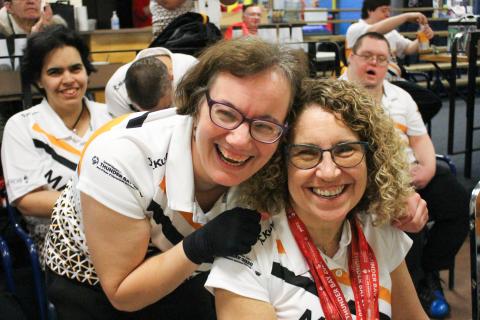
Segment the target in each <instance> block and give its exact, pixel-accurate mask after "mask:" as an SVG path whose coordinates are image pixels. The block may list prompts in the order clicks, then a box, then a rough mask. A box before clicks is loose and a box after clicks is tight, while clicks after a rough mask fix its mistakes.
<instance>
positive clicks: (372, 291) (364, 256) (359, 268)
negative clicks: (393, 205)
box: [287, 208, 379, 320]
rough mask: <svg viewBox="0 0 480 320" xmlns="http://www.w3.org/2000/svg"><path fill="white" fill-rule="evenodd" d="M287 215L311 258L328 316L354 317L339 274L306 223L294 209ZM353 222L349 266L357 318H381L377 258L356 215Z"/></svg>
mask: <svg viewBox="0 0 480 320" xmlns="http://www.w3.org/2000/svg"><path fill="white" fill-rule="evenodd" d="M287 218H288V224H289V226H290V230H291V231H292V234H293V236H294V238H295V241H296V242H297V245H298V247H299V248H300V250H301V251H302V253H303V256H304V257H305V259H306V260H307V263H308V266H309V268H310V273H311V274H312V277H313V279H314V281H315V285H316V287H317V293H318V297H319V300H320V305H321V306H322V309H323V312H324V314H325V317H326V319H327V320H337V319H338V320H350V319H353V317H352V314H351V313H350V309H349V307H348V303H347V301H346V299H345V296H344V294H343V292H342V290H341V288H340V286H339V284H338V282H337V280H336V279H335V276H334V275H333V273H332V272H331V271H330V269H329V268H328V267H327V264H326V263H325V261H324V260H323V258H322V256H321V255H320V252H319V250H318V249H317V247H316V246H315V244H314V243H313V240H312V238H311V237H310V234H309V233H308V231H307V229H306V227H305V225H304V224H303V222H302V221H301V220H300V218H299V217H298V216H297V214H296V213H295V212H294V211H293V209H291V208H288V209H287ZM351 225H352V241H351V245H350V248H349V259H348V265H349V272H350V281H351V285H352V290H353V294H354V297H355V309H356V319H359V320H373V319H379V312H378V292H379V285H378V266H377V260H376V259H375V255H374V253H373V251H372V249H371V247H370V245H369V244H368V242H367V240H366V239H365V235H364V234H363V231H362V229H361V226H360V223H359V222H358V221H357V220H356V219H355V218H353V219H352V221H351Z"/></svg>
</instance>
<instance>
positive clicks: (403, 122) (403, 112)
mask: <svg viewBox="0 0 480 320" xmlns="http://www.w3.org/2000/svg"><path fill="white" fill-rule="evenodd" d="M382 106H383V108H384V109H385V111H386V112H387V113H388V115H389V116H390V118H391V119H392V120H393V122H395V128H396V129H397V131H398V132H399V133H400V137H401V138H402V140H403V141H404V143H405V149H406V152H407V157H408V161H409V162H410V163H413V162H415V161H416V158H415V154H414V152H413V149H412V148H411V147H410V141H409V139H408V137H411V136H422V135H425V134H428V133H427V128H426V127H425V123H424V122H423V119H422V115H421V114H420V112H419V111H418V106H417V104H416V103H415V101H414V100H413V99H412V97H411V96H410V94H408V92H406V91H405V90H403V89H402V88H400V87H398V86H396V85H394V84H391V83H390V82H388V81H386V80H384V81H383V96H382Z"/></svg>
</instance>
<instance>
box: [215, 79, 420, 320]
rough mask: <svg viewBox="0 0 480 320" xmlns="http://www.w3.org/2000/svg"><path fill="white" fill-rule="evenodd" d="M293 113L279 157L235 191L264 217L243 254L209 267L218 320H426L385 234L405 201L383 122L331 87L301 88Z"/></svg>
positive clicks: (402, 167)
mask: <svg viewBox="0 0 480 320" xmlns="http://www.w3.org/2000/svg"><path fill="white" fill-rule="evenodd" d="M297 107H298V108H294V110H296V112H295V113H292V114H291V115H290V116H289V121H288V123H290V124H291V129H290V130H289V133H288V134H287V136H286V140H287V141H286V142H287V143H286V147H285V149H284V150H283V152H277V155H276V157H274V158H273V159H272V160H271V161H270V163H269V164H268V165H267V166H266V167H265V168H264V169H262V170H261V171H260V172H259V173H258V174H257V175H256V176H254V177H253V178H252V179H251V180H250V181H248V182H246V183H244V185H242V186H241V191H242V190H243V192H242V194H243V198H244V201H246V202H247V203H248V204H249V205H251V206H252V207H254V208H257V209H259V210H260V211H262V210H263V211H267V212H269V213H272V214H271V216H270V218H268V219H265V220H264V221H263V222H262V231H261V233H260V236H259V241H258V242H257V243H256V245H255V246H254V247H253V248H252V250H251V252H250V253H248V254H246V255H237V256H231V257H227V258H217V260H215V263H214V266H213V268H212V270H211V273H210V275H209V278H208V280H207V283H206V286H207V287H209V288H215V289H214V292H215V296H216V298H215V299H216V308H217V316H218V318H219V319H231V318H232V317H234V318H235V319H321V318H322V319H390V318H395V319H400V318H402V319H403V318H405V319H427V316H426V314H425V313H424V311H423V309H422V307H421V306H420V303H419V301H418V298H417V296H416V294H415V289H414V287H413V284H412V281H411V279H410V276H409V274H408V271H407V268H406V266H405V262H404V258H405V255H406V254H407V251H408V250H409V248H410V245H411V240H410V239H409V238H408V237H407V236H406V235H405V234H404V233H403V232H401V231H399V230H397V229H396V228H393V227H391V225H390V222H392V221H394V220H397V219H401V218H402V216H403V215H404V212H405V210H404V205H403V204H404V202H405V200H406V199H407V198H408V197H409V195H410V193H411V192H412V188H411V187H410V185H409V176H408V170H407V169H408V165H407V162H406V159H405V156H404V154H405V153H404V150H403V146H402V143H401V141H400V139H399V137H398V136H397V134H396V133H395V129H394V127H393V124H392V122H391V121H390V119H389V118H388V116H387V115H385V113H384V112H383V110H382V108H381V107H380V106H379V105H376V104H375V103H374V102H373V100H371V99H370V98H369V97H368V96H367V95H366V94H365V93H364V92H363V91H361V90H360V89H357V88H356V87H355V86H354V85H352V84H349V83H347V82H341V81H335V80H306V81H305V82H304V84H303V87H302V95H301V98H300V101H299V102H298V106H297ZM386 137H388V138H386ZM285 177H287V179H285ZM274 213H276V214H274ZM353 315H355V316H353Z"/></svg>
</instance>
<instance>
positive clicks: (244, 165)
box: [192, 68, 291, 188]
mask: <svg viewBox="0 0 480 320" xmlns="http://www.w3.org/2000/svg"><path fill="white" fill-rule="evenodd" d="M208 93H209V95H210V97H211V99H213V100H215V101H218V102H220V103H225V104H228V105H231V106H233V107H234V108H235V109H237V110H238V111H239V112H240V113H241V114H243V116H244V117H247V118H249V119H261V120H268V121H271V122H275V123H277V124H281V125H283V124H284V121H285V118H286V116H287V112H288V107H289V103H290V100H291V89H290V85H289V83H288V81H287V79H286V78H285V76H284V75H283V74H282V73H281V72H280V71H279V70H278V69H275V68H272V69H267V70H265V71H263V72H260V73H258V74H255V75H252V76H246V77H243V78H239V77H236V76H234V75H232V74H230V73H226V72H222V73H220V74H218V75H217V76H216V79H215V80H214V81H213V83H212V85H211V87H210V89H209V90H208ZM249 128H250V124H249V123H248V122H247V121H244V122H243V123H242V124H240V126H238V127H237V128H236V129H233V130H227V129H224V128H221V127H219V126H217V125H216V124H214V123H213V122H212V120H211V119H210V114H209V107H208V105H207V101H206V99H203V101H202V102H201V103H200V107H199V114H198V116H197V119H196V124H195V128H194V132H193V139H192V158H193V165H194V170H195V182H196V184H197V186H199V187H201V188H204V187H213V186H216V185H221V186H235V185H238V184H240V183H242V182H244V181H245V180H247V179H248V178H250V177H251V176H252V175H253V174H255V173H256V172H257V171H258V170H260V168H262V167H263V166H264V165H265V164H266V163H267V161H268V160H269V159H270V158H271V157H272V155H273V153H274V152H275V150H276V149H277V147H278V143H279V142H278V141H276V142H274V143H262V142H259V141H257V140H255V139H253V138H252V136H251V135H250V129H249ZM202 186H203V187H202Z"/></svg>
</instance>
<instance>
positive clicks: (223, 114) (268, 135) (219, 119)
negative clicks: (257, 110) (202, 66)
mask: <svg viewBox="0 0 480 320" xmlns="http://www.w3.org/2000/svg"><path fill="white" fill-rule="evenodd" d="M205 96H206V97H207V104H208V108H209V109H210V119H211V120H212V122H213V123H214V124H215V125H217V126H219V127H220V128H223V129H227V130H234V129H236V128H238V127H239V126H240V125H241V124H242V123H244V122H245V121H246V122H248V124H249V125H250V126H249V131H250V135H251V136H252V138H253V139H255V140H257V141H259V142H262V143H274V142H276V141H277V140H278V139H280V137H281V136H282V134H283V133H284V132H285V131H286V130H287V125H281V124H278V123H275V122H272V121H268V120H261V119H250V118H247V117H245V116H244V115H243V114H242V113H241V112H240V111H238V110H237V109H236V108H235V107H233V106H232V105H229V104H227V103H223V102H218V101H215V100H213V99H212V98H210V94H209V93H208V91H207V92H206V93H205Z"/></svg>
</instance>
